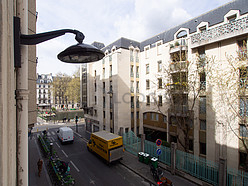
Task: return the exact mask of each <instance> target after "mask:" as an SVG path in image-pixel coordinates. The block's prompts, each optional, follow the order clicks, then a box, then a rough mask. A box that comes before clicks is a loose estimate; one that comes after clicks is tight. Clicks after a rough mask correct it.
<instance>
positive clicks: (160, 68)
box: [158, 61, 162, 72]
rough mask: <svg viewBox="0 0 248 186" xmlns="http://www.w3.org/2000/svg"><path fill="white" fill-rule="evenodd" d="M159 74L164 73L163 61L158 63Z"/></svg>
mask: <svg viewBox="0 0 248 186" xmlns="http://www.w3.org/2000/svg"><path fill="white" fill-rule="evenodd" d="M158 72H162V61H158Z"/></svg>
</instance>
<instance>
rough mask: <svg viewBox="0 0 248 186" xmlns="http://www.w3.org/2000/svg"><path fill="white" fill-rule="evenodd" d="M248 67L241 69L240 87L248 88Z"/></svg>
mask: <svg viewBox="0 0 248 186" xmlns="http://www.w3.org/2000/svg"><path fill="white" fill-rule="evenodd" d="M247 68H248V67H243V68H240V69H239V81H240V88H241V89H242V88H248V84H247V83H248V81H247V80H248V76H247V75H248V73H247Z"/></svg>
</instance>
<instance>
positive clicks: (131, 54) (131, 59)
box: [130, 50, 134, 61]
mask: <svg viewBox="0 0 248 186" xmlns="http://www.w3.org/2000/svg"><path fill="white" fill-rule="evenodd" d="M133 53H134V51H133V50H130V61H133Z"/></svg>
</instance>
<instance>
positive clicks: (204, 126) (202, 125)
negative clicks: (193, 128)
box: [200, 120, 206, 131]
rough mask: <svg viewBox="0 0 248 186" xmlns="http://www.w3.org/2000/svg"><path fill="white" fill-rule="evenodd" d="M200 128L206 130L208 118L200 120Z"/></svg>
mask: <svg viewBox="0 0 248 186" xmlns="http://www.w3.org/2000/svg"><path fill="white" fill-rule="evenodd" d="M200 130H204V131H206V120H200Z"/></svg>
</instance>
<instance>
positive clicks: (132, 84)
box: [130, 81, 134, 93]
mask: <svg viewBox="0 0 248 186" xmlns="http://www.w3.org/2000/svg"><path fill="white" fill-rule="evenodd" d="M130 92H131V93H134V81H131V83H130Z"/></svg>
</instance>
